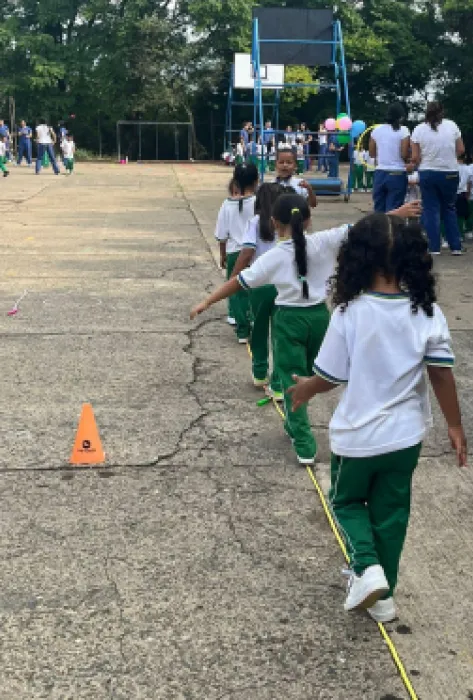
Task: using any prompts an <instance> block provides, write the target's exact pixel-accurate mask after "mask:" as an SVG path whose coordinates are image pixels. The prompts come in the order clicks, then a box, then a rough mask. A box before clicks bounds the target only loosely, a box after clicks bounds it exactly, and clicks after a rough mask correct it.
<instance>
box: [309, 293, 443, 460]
mask: <svg viewBox="0 0 473 700" xmlns="http://www.w3.org/2000/svg"><path fill="white" fill-rule="evenodd" d="M453 363H454V355H453V352H452V349H451V339H450V333H449V330H448V325H447V321H446V319H445V316H444V315H443V313H442V311H441V309H440V307H439V306H437V304H434V315H433V317H432V318H429V317H428V316H427V315H426V314H425V312H424V311H423V310H422V309H419V311H418V312H417V313H413V311H412V308H411V301H410V299H409V298H408V297H407V296H406V295H404V294H393V295H385V294H375V293H367V294H363V295H361V296H360V297H358V299H355V301H353V302H350V304H349V305H348V308H347V309H346V311H345V312H342V311H341V310H340V307H338V308H337V309H335V311H334V313H333V315H332V318H331V321H330V325H329V328H328V330H327V334H326V336H325V339H324V342H323V343H322V347H321V348H320V352H319V354H318V356H317V358H316V360H315V364H314V371H315V373H316V374H318V375H319V376H320V377H323V378H324V379H326V380H328V381H329V382H333V383H334V384H345V385H346V388H345V391H344V392H343V394H342V397H341V399H340V403H339V404H338V406H337V408H336V410H335V413H334V414H333V417H332V420H331V421H330V426H329V429H330V444H331V449H332V452H333V453H334V454H336V455H339V456H342V457H373V456H375V455H380V454H385V453H388V452H395V451H397V450H402V449H405V448H407V447H412V446H414V445H417V444H418V443H419V442H421V441H422V440H423V439H424V437H425V434H426V432H427V429H428V428H429V427H431V425H432V414H431V410H430V402H429V393H428V387H427V379H426V376H425V372H424V367H425V365H426V364H430V365H437V366H443V367H452V366H453Z"/></svg>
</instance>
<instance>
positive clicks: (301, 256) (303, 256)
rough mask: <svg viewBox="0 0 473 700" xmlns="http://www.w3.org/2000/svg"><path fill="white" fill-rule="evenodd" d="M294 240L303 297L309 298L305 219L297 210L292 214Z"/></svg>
mask: <svg viewBox="0 0 473 700" xmlns="http://www.w3.org/2000/svg"><path fill="white" fill-rule="evenodd" d="M291 229H292V240H293V241H294V252H295V257H296V266H297V273H298V275H299V279H300V281H301V282H302V296H303V297H304V299H308V298H309V285H308V284H307V242H306V240H305V234H304V219H303V217H302V214H301V211H300V209H298V208H295V209H293V210H292V212H291Z"/></svg>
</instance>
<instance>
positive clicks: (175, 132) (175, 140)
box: [174, 125, 179, 160]
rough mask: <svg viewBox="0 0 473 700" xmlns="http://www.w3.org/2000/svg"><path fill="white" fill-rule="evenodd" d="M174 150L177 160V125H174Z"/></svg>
mask: <svg viewBox="0 0 473 700" xmlns="http://www.w3.org/2000/svg"><path fill="white" fill-rule="evenodd" d="M174 150H175V152H176V153H175V155H176V160H179V138H178V135H177V126H176V125H174Z"/></svg>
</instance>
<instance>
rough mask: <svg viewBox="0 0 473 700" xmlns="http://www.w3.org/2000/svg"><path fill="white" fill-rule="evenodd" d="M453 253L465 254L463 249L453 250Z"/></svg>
mask: <svg viewBox="0 0 473 700" xmlns="http://www.w3.org/2000/svg"><path fill="white" fill-rule="evenodd" d="M452 255H463V250H452Z"/></svg>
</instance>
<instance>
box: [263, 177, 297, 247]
mask: <svg viewBox="0 0 473 700" xmlns="http://www.w3.org/2000/svg"><path fill="white" fill-rule="evenodd" d="M291 190H292V187H291ZM287 191H288V188H287V187H283V185H280V184H279V183H277V182H271V183H267V182H265V183H264V184H262V185H261V186H260V187H259V188H258V191H257V193H256V202H255V214H258V216H259V235H260V238H261V240H262V241H266V242H267V243H270V242H272V241H274V226H273V222H272V221H271V217H272V215H273V207H274V204H275V202H276V201H277V199H278V197H280V196H281V195H282V194H285V193H287ZM292 191H293V192H294V191H295V190H292Z"/></svg>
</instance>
